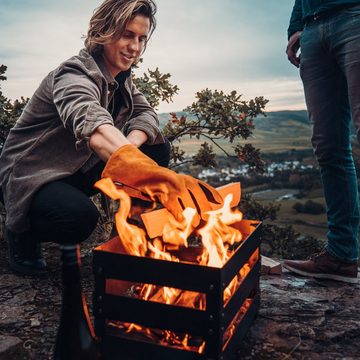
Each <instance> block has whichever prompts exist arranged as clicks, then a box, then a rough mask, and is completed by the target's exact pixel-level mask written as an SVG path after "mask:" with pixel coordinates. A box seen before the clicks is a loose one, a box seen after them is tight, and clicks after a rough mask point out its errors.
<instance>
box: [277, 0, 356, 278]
mask: <svg viewBox="0 0 360 360" xmlns="http://www.w3.org/2000/svg"><path fill="white" fill-rule="evenodd" d="M288 37H289V42H288V46H287V49H286V53H287V56H288V59H289V61H290V62H291V63H292V64H293V65H295V66H296V67H300V76H301V79H302V82H303V85H304V92H305V99H306V105H307V109H308V113H309V116H310V120H311V123H312V125H313V135H312V145H313V148H314V153H315V156H316V158H317V160H318V163H319V166H320V173H321V178H322V182H323V188H324V196H325V200H326V205H327V219H328V234H327V236H328V242H327V246H326V248H325V250H324V251H323V252H321V253H320V254H317V255H314V256H313V257H311V258H310V259H309V260H305V261H290V260H288V261H285V262H284V266H285V267H286V268H287V269H289V270H291V271H292V272H294V273H297V274H301V275H304V276H311V277H315V278H326V279H333V280H339V281H344V282H351V283H353V282H356V281H357V260H358V228H359V200H358V182H357V176H356V171H355V166H354V161H353V157H352V151H351V133H350V125H351V118H352V119H353V120H354V123H355V127H356V131H357V139H358V140H360V130H359V129H360V1H357V0H328V1H322V0H296V1H295V5H294V8H293V11H292V15H291V19H290V25H289V29H288ZM299 49H300V50H301V54H300V55H298V54H297V53H298V50H299Z"/></svg>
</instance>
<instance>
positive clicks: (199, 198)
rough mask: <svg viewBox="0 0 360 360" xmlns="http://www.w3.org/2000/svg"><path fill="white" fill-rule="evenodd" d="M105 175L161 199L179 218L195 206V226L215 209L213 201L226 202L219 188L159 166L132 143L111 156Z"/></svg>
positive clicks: (156, 199)
mask: <svg viewBox="0 0 360 360" xmlns="http://www.w3.org/2000/svg"><path fill="white" fill-rule="evenodd" d="M102 177H103V178H110V179H111V180H112V181H114V182H120V183H121V184H123V185H125V187H126V188H128V189H130V190H131V189H134V190H136V191H137V192H142V193H143V194H144V196H146V197H148V198H150V199H152V200H153V201H158V202H160V203H161V204H163V205H164V206H165V207H166V208H167V209H168V210H169V211H170V212H171V213H172V214H173V215H174V216H175V218H177V219H178V220H180V221H181V220H183V215H182V212H183V210H184V209H185V208H187V207H191V208H193V209H195V210H196V212H197V216H195V218H194V220H193V225H194V226H197V225H198V223H199V221H200V217H201V218H203V219H206V217H207V214H206V213H207V211H210V210H212V207H211V203H215V204H218V205H220V204H222V203H223V199H222V197H221V195H220V194H219V193H218V192H217V190H216V189H214V188H212V187H211V186H209V185H207V184H205V183H203V182H202V181H200V180H197V179H195V178H193V177H191V176H186V175H180V174H177V173H175V172H174V171H172V170H169V169H167V168H165V167H161V166H159V165H158V164H157V163H156V162H155V161H153V160H152V159H150V158H149V157H147V156H146V155H144V154H143V153H142V152H141V151H140V150H139V149H137V148H136V147H135V146H134V145H132V144H127V145H124V146H122V147H120V148H119V149H118V150H116V151H115V152H114V153H113V154H112V155H111V157H110V158H109V160H108V161H107V163H106V166H105V168H104V171H103V173H102Z"/></svg>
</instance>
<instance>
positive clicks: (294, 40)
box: [286, 31, 302, 68]
mask: <svg viewBox="0 0 360 360" xmlns="http://www.w3.org/2000/svg"><path fill="white" fill-rule="evenodd" d="M301 33H302V31H297V32H295V33H294V34H292V35H291V37H290V39H289V42H288V44H287V47H286V54H287V57H288V59H289V61H290V62H291V63H292V64H293V65H295V66H296V67H297V68H298V67H299V66H300V56H299V55H297V54H298V51H299V49H300V36H301Z"/></svg>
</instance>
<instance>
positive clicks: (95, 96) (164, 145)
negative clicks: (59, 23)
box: [0, 0, 221, 274]
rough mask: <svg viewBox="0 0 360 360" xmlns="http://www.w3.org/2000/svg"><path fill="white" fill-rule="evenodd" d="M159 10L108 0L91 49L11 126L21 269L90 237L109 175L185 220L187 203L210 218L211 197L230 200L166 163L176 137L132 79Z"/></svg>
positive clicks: (12, 204)
mask: <svg viewBox="0 0 360 360" xmlns="http://www.w3.org/2000/svg"><path fill="white" fill-rule="evenodd" d="M155 12H156V5H155V3H154V2H153V1H152V0H105V1H104V2H103V3H102V4H101V5H100V6H99V8H97V10H96V11H95V12H94V14H93V16H92V18H91V20H90V25H89V30H88V33H87V37H86V39H85V49H82V50H81V51H80V53H79V55H76V56H73V57H72V58H70V59H68V60H66V61H64V62H63V63H62V64H60V66H59V67H57V68H56V69H55V70H54V71H51V72H50V73H49V74H48V75H47V76H46V77H45V78H44V80H43V81H42V83H41V84H40V86H39V87H38V89H37V90H36V91H35V93H34V95H33V96H32V98H31V100H30V101H29V103H28V104H27V106H26V108H25V109H24V111H23V113H22V115H21V116H20V118H19V119H18V121H17V122H16V124H15V126H14V128H12V129H11V131H10V133H9V136H8V138H7V140H6V143H5V145H4V148H3V151H2V154H1V157H0V186H1V192H2V201H3V202H4V204H5V208H6V213H7V217H6V229H5V230H6V231H5V235H6V240H7V243H8V248H9V264H10V267H11V269H12V270H14V271H16V272H18V273H20V274H38V273H41V272H43V271H44V269H45V266H46V264H45V260H44V258H43V257H42V254H41V248H40V242H41V241H55V242H57V243H59V244H60V245H66V246H68V245H69V244H70V245H74V244H78V243H80V242H82V241H84V240H85V239H86V238H88V237H89V235H90V234H91V233H92V231H93V230H94V228H95V226H96V224H97V221H98V217H99V213H98V210H97V208H96V207H95V205H94V204H93V203H92V201H91V200H90V199H89V196H91V195H93V194H94V193H95V190H94V188H93V184H94V183H95V181H97V180H98V179H99V178H100V177H101V176H103V177H110V178H111V179H112V180H114V181H119V182H121V183H122V184H124V185H127V186H128V188H132V189H135V190H137V191H141V192H143V193H150V192H151V193H152V194H153V198H155V200H157V201H159V202H161V203H162V204H163V205H164V206H165V207H166V208H168V210H169V211H170V212H172V213H173V214H174V215H175V217H177V218H181V216H182V215H181V211H182V209H183V208H184V207H187V206H190V207H193V208H195V209H197V211H198V213H199V214H200V215H203V213H204V211H207V210H209V209H210V204H209V202H208V197H212V200H214V201H216V202H221V197H220V195H219V194H218V193H217V192H216V190H215V189H213V188H211V187H209V186H206V185H205V184H202V183H200V182H199V181H198V180H196V179H194V178H192V177H187V176H183V175H179V174H176V173H175V172H173V171H171V170H169V169H167V168H166V167H162V166H167V165H168V162H169V143H168V142H167V141H166V140H165V138H164V136H163V135H162V133H161V131H160V128H159V121H158V118H157V115H156V113H155V112H154V110H153V109H152V108H151V107H150V105H149V104H148V102H147V101H146V99H145V97H144V95H143V94H142V93H141V92H139V91H138V89H137V88H136V87H135V85H134V83H133V82H132V78H131V67H132V65H134V64H135V63H136V62H137V61H138V59H139V57H140V56H141V54H142V53H143V51H144V50H145V48H146V44H147V42H148V39H149V37H150V36H151V34H152V32H153V30H154V29H155V17H154V16H155ZM147 155H148V156H147ZM149 156H150V157H149ZM154 160H155V161H154ZM105 164H106V166H105ZM159 165H161V166H159ZM101 174H102V175H101ZM205 188H206V189H205ZM198 219H199V217H198Z"/></svg>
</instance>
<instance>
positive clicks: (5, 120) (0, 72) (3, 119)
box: [0, 65, 29, 152]
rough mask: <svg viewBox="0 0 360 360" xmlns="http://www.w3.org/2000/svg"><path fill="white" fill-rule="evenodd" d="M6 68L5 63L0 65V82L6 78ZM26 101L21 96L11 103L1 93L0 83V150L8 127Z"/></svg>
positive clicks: (11, 125) (10, 126) (12, 124)
mask: <svg viewBox="0 0 360 360" xmlns="http://www.w3.org/2000/svg"><path fill="white" fill-rule="evenodd" d="M6 70H7V67H6V66H5V65H1V66H0V82H1V81H5V80H6V76H4V74H5V72H6ZM28 101H29V99H24V98H23V97H21V99H20V100H15V101H14V102H13V103H12V102H11V101H10V100H8V99H7V98H6V97H5V96H4V95H3V92H2V90H1V83H0V152H1V150H2V148H3V146H4V143H5V140H6V137H7V135H8V133H9V131H10V129H11V128H12V127H13V126H14V124H15V122H16V120H17V118H18V117H19V116H20V114H21V112H22V110H23V109H24V107H25V105H26V104H27V102H28Z"/></svg>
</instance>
